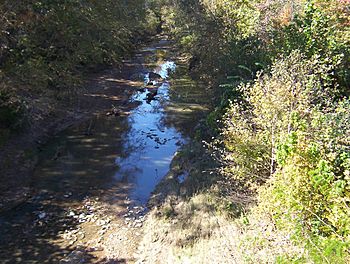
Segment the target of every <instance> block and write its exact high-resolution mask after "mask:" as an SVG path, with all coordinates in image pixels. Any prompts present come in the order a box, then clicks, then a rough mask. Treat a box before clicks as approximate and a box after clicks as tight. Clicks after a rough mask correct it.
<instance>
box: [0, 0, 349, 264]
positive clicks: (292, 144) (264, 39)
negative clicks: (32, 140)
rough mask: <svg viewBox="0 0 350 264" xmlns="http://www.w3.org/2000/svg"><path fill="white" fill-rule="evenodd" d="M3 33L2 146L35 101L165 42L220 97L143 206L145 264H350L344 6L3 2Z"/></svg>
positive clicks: (203, 0)
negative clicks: (158, 38)
mask: <svg viewBox="0 0 350 264" xmlns="http://www.w3.org/2000/svg"><path fill="white" fill-rule="evenodd" d="M0 22H1V23H0V146H1V145H2V144H4V142H5V141H6V139H8V137H9V136H10V135H11V133H13V132H14V131H18V130H20V129H21V128H22V127H24V126H26V125H28V124H30V122H31V113H33V114H35V112H36V111H35V110H34V109H35V107H37V105H36V106H35V105H33V103H32V101H33V100H32V99H34V98H35V99H37V98H51V99H52V98H54V100H61V101H69V98H70V95H72V94H74V93H76V92H78V91H79V89H80V87H81V84H82V81H83V76H84V75H86V73H88V72H91V71H94V70H98V69H100V68H101V66H103V67H105V66H106V65H113V66H118V65H120V64H121V62H122V59H123V58H124V57H126V56H129V55H130V54H131V53H132V51H133V49H134V48H135V47H136V46H137V45H138V44H139V43H140V42H141V41H144V40H145V39H146V38H147V37H148V36H149V35H152V34H156V33H159V32H160V31H161V30H163V31H164V32H165V34H167V35H168V36H169V37H170V38H171V39H172V41H173V43H174V45H176V46H177V48H178V49H177V50H178V52H179V53H181V55H182V58H183V57H185V58H186V59H187V63H188V71H189V73H190V74H191V76H192V77H193V78H194V79H201V80H204V81H205V82H206V83H207V84H208V88H210V89H213V90H214V93H215V95H216V96H215V97H214V98H213V105H215V107H214V110H213V111H212V112H211V113H210V114H209V115H208V117H207V119H206V120H205V122H204V123H205V126H203V124H201V125H200V126H197V128H198V131H197V132H198V133H196V139H197V142H192V143H191V145H189V146H187V147H183V149H182V151H180V152H179V153H178V154H177V157H176V159H175V160H174V161H173V164H172V170H171V172H170V173H169V175H168V176H167V177H166V179H165V180H164V182H163V185H162V183H161V184H160V186H159V187H158V191H157V190H156V194H157V192H158V193H161V194H162V195H161V196H159V197H163V199H161V200H155V198H152V199H151V202H150V205H153V210H152V211H151V213H150V216H149V217H148V219H147V221H146V224H145V228H144V231H145V236H144V238H143V240H142V241H141V244H140V248H139V251H140V255H139V257H140V258H141V259H142V261H145V262H148V263H157V262H158V263H164V261H167V262H169V263H176V262H180V263H184V262H185V263H186V262H192V263H233V262H236V263H349V262H350V251H349V248H350V142H349V140H350V101H349V94H350V43H349V42H350V2H349V1H348V0H269V1H267V0H252V1H246V0H242V1H233V0H231V1H230V0H189V1H184V0H152V1H142V0H138V1H110V0H103V1H81V0H70V1H31V0H28V1H22V2H20V3H19V1H2V2H1V3H0ZM189 92H190V91H189ZM35 104H38V101H36V103H35ZM46 105H50V102H49V103H45V104H43V106H46ZM186 173H187V174H188V177H185V179H184V181H183V182H182V183H179V181H178V179H177V177H178V176H179V175H186V176H187V174H186ZM162 186H163V187H162ZM162 188H163V189H162ZM165 194H168V195H165ZM155 197H158V196H157V195H155ZM179 230H180V231H179Z"/></svg>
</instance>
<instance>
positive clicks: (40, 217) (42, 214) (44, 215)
mask: <svg viewBox="0 0 350 264" xmlns="http://www.w3.org/2000/svg"><path fill="white" fill-rule="evenodd" d="M38 216H39V219H44V218H45V217H46V213H45V212H42V213H40V214H39V215H38Z"/></svg>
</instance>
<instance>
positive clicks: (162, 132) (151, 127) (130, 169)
mask: <svg viewBox="0 0 350 264" xmlns="http://www.w3.org/2000/svg"><path fill="white" fill-rule="evenodd" d="M174 69H175V63H174V62H171V61H166V62H164V63H163V64H161V65H160V66H159V67H158V68H157V69H156V73H157V74H159V75H161V76H162V78H167V77H168V75H169V72H170V71H173V70H174ZM145 79H146V82H148V81H149V80H147V79H148V76H147V75H146V76H145ZM155 89H157V96H156V97H155V100H152V101H148V100H147V94H148V93H149V92H150V91H149V90H148V89H146V90H145V91H144V92H138V93H136V94H135V95H134V96H133V98H132V99H131V100H133V101H138V102H140V105H139V106H138V107H137V108H136V109H135V110H133V112H132V114H131V115H130V117H129V124H130V126H131V129H130V130H129V132H128V133H126V134H125V136H124V138H125V143H124V149H132V151H128V153H130V155H129V156H127V157H118V158H117V159H116V164H118V165H119V167H120V170H119V171H118V172H117V173H116V175H115V178H116V179H117V180H121V181H127V182H129V183H132V188H131V193H130V197H131V198H132V199H133V200H135V201H137V202H139V203H142V204H145V203H146V202H147V200H148V198H149V196H150V194H151V192H152V191H153V189H154V188H155V186H156V185H157V183H158V182H159V181H160V180H161V179H162V178H163V177H164V175H165V174H166V173H167V172H168V170H169V165H170V162H171V160H172V158H173V156H174V154H175V152H176V150H177V148H178V146H179V144H182V143H184V141H185V140H184V139H183V137H182V135H181V134H180V133H179V132H178V131H177V130H176V129H175V128H174V127H171V126H167V125H165V123H164V122H162V120H163V118H164V115H165V112H164V107H165V106H166V104H167V103H168V100H169V83H168V82H163V83H162V84H161V85H160V86H159V87H158V88H155Z"/></svg>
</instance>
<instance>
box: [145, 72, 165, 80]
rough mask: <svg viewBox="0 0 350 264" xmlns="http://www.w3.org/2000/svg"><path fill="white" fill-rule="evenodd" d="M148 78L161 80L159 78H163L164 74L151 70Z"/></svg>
mask: <svg viewBox="0 0 350 264" xmlns="http://www.w3.org/2000/svg"><path fill="white" fill-rule="evenodd" d="M148 78H149V79H150V80H159V79H162V76H160V75H159V74H158V73H155V72H149V73H148Z"/></svg>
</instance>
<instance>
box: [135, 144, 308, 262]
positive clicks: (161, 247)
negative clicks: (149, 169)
mask: <svg viewBox="0 0 350 264" xmlns="http://www.w3.org/2000/svg"><path fill="white" fill-rule="evenodd" d="M215 166H216V164H215V162H214V161H212V160H211V157H210V155H208V153H206V152H205V150H204V149H203V148H202V147H201V146H200V145H199V144H194V145H193V144H192V145H190V146H187V147H185V148H184V149H183V150H182V151H181V152H180V153H178V155H177V156H176V157H175V159H174V161H173V163H172V166H171V171H170V172H169V174H168V175H167V176H166V177H165V179H164V180H163V181H162V182H161V183H160V185H159V186H158V187H157V190H156V192H155V194H154V195H153V198H152V199H151V202H150V206H152V209H151V212H150V214H149V215H148V218H147V220H146V222H145V225H144V236H143V239H142V241H141V242H140V245H139V248H138V254H137V259H138V260H139V261H142V263H310V262H308V261H307V260H306V258H305V257H304V256H305V255H306V254H305V253H306V252H304V250H303V249H302V247H300V244H299V246H297V245H296V243H294V241H293V236H292V235H291V234H288V233H283V232H281V231H278V230H277V229H276V228H275V226H274V224H273V222H272V221H271V219H270V218H269V216H268V215H267V214H265V213H264V212H263V211H261V209H259V208H258V207H256V205H255V203H254V199H253V198H254V197H247V195H246V194H245V193H244V192H241V190H237V192H235V193H231V194H230V195H227V193H224V194H223V193H222V191H219V190H223V189H226V188H227V185H228V184H229V183H228V182H226V181H224V179H222V178H221V176H220V174H218V173H215V171H214V170H213V167H215ZM183 171H189V176H188V178H187V179H186V180H185V181H184V182H183V183H182V184H180V183H178V181H177V180H176V175H180V174H181V173H182V172H183ZM242 193H244V195H243V194H242ZM160 197H162V199H160Z"/></svg>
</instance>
